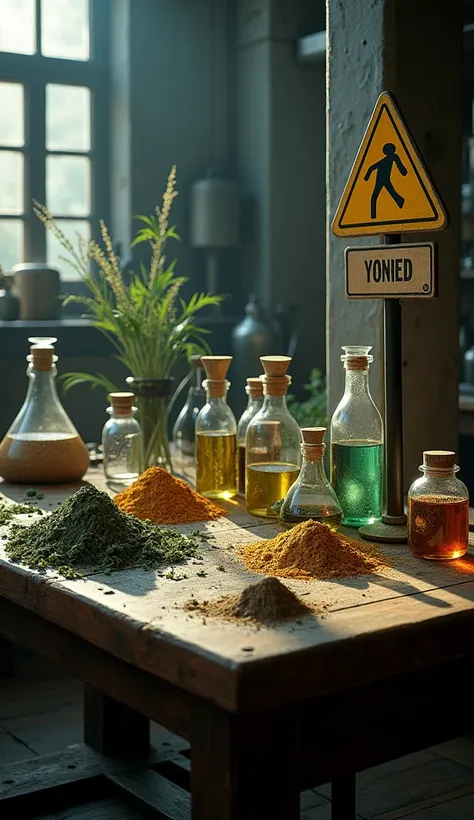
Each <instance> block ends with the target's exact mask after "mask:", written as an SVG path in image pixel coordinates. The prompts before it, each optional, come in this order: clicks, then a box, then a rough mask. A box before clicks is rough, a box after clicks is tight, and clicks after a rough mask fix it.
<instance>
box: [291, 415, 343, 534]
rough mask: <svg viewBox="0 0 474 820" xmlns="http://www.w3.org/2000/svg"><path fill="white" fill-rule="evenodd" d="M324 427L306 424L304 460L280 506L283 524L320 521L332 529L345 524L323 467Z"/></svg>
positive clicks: (302, 448)
mask: <svg viewBox="0 0 474 820" xmlns="http://www.w3.org/2000/svg"><path fill="white" fill-rule="evenodd" d="M325 432H326V428H325V427H303V428H302V429H301V436H302V439H303V443H302V445H301V454H302V456H303V463H302V465H301V471H300V474H299V476H298V478H297V479H296V481H295V483H294V484H293V486H292V487H290V489H289V490H288V493H287V494H286V496H285V500H284V501H283V504H282V505H281V508H280V521H281V522H282V523H283V524H289V525H291V526H293V525H294V524H301V522H302V521H308V520H312V521H319V523H320V524H326V525H327V526H328V527H330V529H331V530H337V529H339V527H340V526H341V524H342V510H341V506H340V504H339V501H338V499H337V496H336V493H335V492H334V490H333V488H332V487H331V485H330V484H329V481H328V480H327V478H326V472H325V469H324V450H325V449H326V445H325V443H324V434H325Z"/></svg>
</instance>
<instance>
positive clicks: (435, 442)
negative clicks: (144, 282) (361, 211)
mask: <svg viewBox="0 0 474 820" xmlns="http://www.w3.org/2000/svg"><path fill="white" fill-rule="evenodd" d="M461 12H462V4H461V2H460V0H454V2H453V0H437V2H436V3H432V2H430V0H417V2H416V3H413V2H411V0H353V2H351V3H346V2H345V0H329V2H328V40H329V53H328V213H327V215H328V257H327V290H328V301H327V319H328V321H327V364H328V374H329V409H330V412H332V410H333V409H334V407H335V405H336V404H337V402H338V400H339V398H340V395H341V391H342V388H343V376H342V371H341V366H340V363H339V354H340V346H341V344H344V343H346V344H347V343H351V344H354V343H358V342H360V343H363V344H373V345H374V353H375V356H376V358H377V366H375V364H376V363H375V362H374V367H373V373H372V377H371V383H372V388H373V394H374V397H375V399H376V401H377V402H378V404H379V406H382V368H381V363H382V309H381V303H379V302H378V301H377V300H373V301H372V300H370V301H365V300H364V301H361V302H351V301H349V300H347V299H346V298H345V295H344V275H343V273H344V270H343V253H344V248H345V247H346V245H348V244H351V245H352V244H358V243H360V244H370V243H371V241H372V242H375V243H376V242H377V241H378V240H377V239H376V238H375V239H373V240H369V239H362V240H356V239H350V240H347V241H345V240H343V239H337V238H336V237H334V236H333V235H332V233H331V231H330V223H331V220H332V217H333V214H334V211H335V209H336V207H337V203H338V200H339V197H340V194H341V192H342V190H343V188H344V185H345V183H346V180H347V176H348V174H349V171H350V168H351V165H352V162H353V160H354V157H355V154H356V152H357V149H358V146H359V143H360V140H361V138H362V135H363V133H364V130H365V127H366V125H367V122H368V119H369V117H370V113H371V110H372V108H373V106H374V104H375V102H376V99H377V96H378V94H379V93H380V92H381V91H382V90H388V91H391V92H392V93H393V94H394V95H395V97H396V99H397V101H398V103H399V105H400V108H401V111H402V114H403V116H404V118H405V119H406V121H407V124H408V127H409V128H410V130H411V131H412V133H413V135H414V137H415V140H416V142H417V143H418V145H419V147H420V149H421V152H422V155H423V156H424V158H425V161H426V164H427V166H428V168H429V170H430V172H431V175H432V177H433V178H434V181H435V184H436V185H437V187H438V189H439V191H440V193H441V196H442V197H443V200H444V201H445V203H446V206H447V208H448V212H449V215H450V219H451V224H450V227H449V229H448V230H447V231H446V232H444V233H442V234H423V235H421V234H410V235H406V236H405V239H406V240H407V241H408V240H409V241H421V240H426V239H431V240H434V241H436V242H438V243H439V268H440V294H439V299H437V300H436V301H435V300H433V301H430V300H426V301H424V300H420V301H417V300H408V299H407V300H404V302H403V343H404V380H403V386H404V425H405V429H404V442H405V485H406V486H408V485H409V484H410V483H411V481H412V480H413V478H414V477H415V476H416V474H417V471H416V467H417V465H418V464H419V463H420V455H421V452H422V450H423V449H428V448H444V447H449V448H456V447H457V431H458V360H459V359H458V355H459V354H458V325H459V319H458V300H459V271H460V248H459V241H460V187H461V103H460V93H461V49H462V24H461Z"/></svg>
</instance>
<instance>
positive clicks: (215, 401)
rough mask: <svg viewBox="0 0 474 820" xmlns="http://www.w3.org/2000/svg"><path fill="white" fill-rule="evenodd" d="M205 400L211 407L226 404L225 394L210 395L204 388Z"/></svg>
mask: <svg viewBox="0 0 474 820" xmlns="http://www.w3.org/2000/svg"><path fill="white" fill-rule="evenodd" d="M206 402H207V404H210V405H211V407H223V406H224V407H225V406H226V405H227V396H211V394H210V392H209V390H206Z"/></svg>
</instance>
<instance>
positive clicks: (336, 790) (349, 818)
mask: <svg viewBox="0 0 474 820" xmlns="http://www.w3.org/2000/svg"><path fill="white" fill-rule="evenodd" d="M331 793H332V804H331V820H354V818H355V816H356V776H355V774H353V775H347V777H340V778H339V779H338V780H333V781H332V784H331Z"/></svg>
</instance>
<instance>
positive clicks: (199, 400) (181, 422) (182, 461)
mask: <svg viewBox="0 0 474 820" xmlns="http://www.w3.org/2000/svg"><path fill="white" fill-rule="evenodd" d="M188 379H189V381H190V382H191V386H190V388H189V390H188V395H187V398H186V401H185V403H184V406H183V408H182V409H181V412H180V413H179V415H178V418H177V419H176V422H175V424H174V427H173V443H174V445H175V451H176V458H175V459H173V461H176V466H177V467H178V469H179V468H181V469H182V470H184V468H185V466H186V462H187V461H192V462H194V456H195V452H196V419H197V417H198V415H199V411H200V410H202V408H203V407H204V405H205V403H206V393H205V391H204V388H203V387H202V384H201V381H202V365H201V357H200V356H191V370H190V373H189V376H188Z"/></svg>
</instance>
